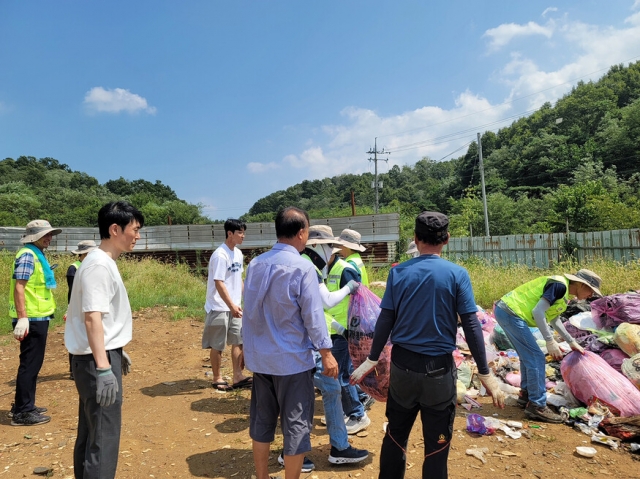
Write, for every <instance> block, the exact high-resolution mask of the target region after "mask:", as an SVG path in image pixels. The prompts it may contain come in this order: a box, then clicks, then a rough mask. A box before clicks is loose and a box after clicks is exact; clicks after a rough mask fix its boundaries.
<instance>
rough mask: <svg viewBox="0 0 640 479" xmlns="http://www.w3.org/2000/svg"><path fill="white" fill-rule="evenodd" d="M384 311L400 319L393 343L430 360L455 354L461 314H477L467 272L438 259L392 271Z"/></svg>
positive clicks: (414, 261) (412, 262)
mask: <svg viewBox="0 0 640 479" xmlns="http://www.w3.org/2000/svg"><path fill="white" fill-rule="evenodd" d="M380 307H381V308H383V309H390V310H392V311H394V312H395V315H396V322H395V324H394V326H393V329H392V331H391V336H390V338H391V342H392V343H393V344H398V345H400V346H402V347H403V348H405V349H409V350H410V351H413V352H416V353H420V354H426V355H428V356H438V355H441V354H448V353H451V352H452V351H453V350H454V349H455V348H456V333H457V323H458V314H465V313H473V312H476V303H475V299H474V297H473V289H472V288H471V279H470V278H469V274H468V273H467V270H466V269H464V268H463V267H462V266H458V265H457V264H454V263H451V262H450V261H447V260H445V259H442V258H440V257H439V256H436V255H422V256H419V257H417V258H413V259H410V260H409V261H405V262H404V263H401V264H399V265H398V266H396V267H395V268H391V270H390V271H389V277H388V279H387V289H386V290H385V293H384V297H383V298H382V303H381V304H380Z"/></svg>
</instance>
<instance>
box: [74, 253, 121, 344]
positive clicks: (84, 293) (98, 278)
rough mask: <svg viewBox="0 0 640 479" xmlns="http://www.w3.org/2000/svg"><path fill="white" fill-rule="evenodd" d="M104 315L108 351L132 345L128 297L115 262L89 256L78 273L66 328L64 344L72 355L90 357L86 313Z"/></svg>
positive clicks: (93, 254)
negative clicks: (87, 355)
mask: <svg viewBox="0 0 640 479" xmlns="http://www.w3.org/2000/svg"><path fill="white" fill-rule="evenodd" d="M91 311H99V312H101V313H102V327H103V329H104V347H105V350H106V351H110V350H112V349H117V348H122V347H124V346H126V345H127V344H128V343H129V341H131V336H132V332H133V323H132V317H131V305H130V304H129V296H127V290H126V289H125V287H124V283H123V282H122V277H121V276H120V272H119V271H118V267H117V265H116V262H115V261H114V260H112V259H111V258H110V257H109V256H108V255H107V254H106V253H105V252H104V251H102V250H101V249H96V250H94V251H92V252H91V253H89V254H88V255H87V257H86V258H85V259H84V261H83V262H82V265H81V267H80V268H78V271H77V272H76V277H75V279H74V281H73V290H72V291H71V299H70V300H69V309H68V310H67V322H66V324H65V328H64V344H65V346H66V347H67V349H68V350H69V352H70V353H71V354H91V352H92V351H91V348H90V347H89V340H88V339H87V329H86V326H85V323H84V313H87V312H91Z"/></svg>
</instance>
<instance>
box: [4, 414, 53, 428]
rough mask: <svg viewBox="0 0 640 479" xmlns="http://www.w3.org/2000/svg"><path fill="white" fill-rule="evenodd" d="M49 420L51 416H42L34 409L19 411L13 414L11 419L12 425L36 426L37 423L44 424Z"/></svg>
mask: <svg viewBox="0 0 640 479" xmlns="http://www.w3.org/2000/svg"><path fill="white" fill-rule="evenodd" d="M49 421H51V417H49V416H42V415H40V414H38V413H37V412H34V411H29V412H20V413H18V414H14V415H13V418H12V419H11V425H12V426H37V425H38V424H46V423H48V422H49Z"/></svg>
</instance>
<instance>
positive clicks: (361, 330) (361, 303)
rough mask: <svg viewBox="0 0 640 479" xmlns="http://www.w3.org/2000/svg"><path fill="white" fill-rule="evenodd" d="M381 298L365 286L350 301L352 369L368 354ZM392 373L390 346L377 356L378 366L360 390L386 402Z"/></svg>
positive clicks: (366, 378) (366, 377) (361, 384)
mask: <svg viewBox="0 0 640 479" xmlns="http://www.w3.org/2000/svg"><path fill="white" fill-rule="evenodd" d="M380 301H381V300H380V298H378V296H376V295H375V294H374V293H372V292H371V290H369V288H367V287H366V286H364V285H360V287H359V288H358V290H357V291H356V292H355V293H354V294H352V295H351V299H350V300H349V355H350V356H351V361H352V362H353V366H354V368H357V367H358V366H360V365H361V364H362V363H363V362H364V361H365V360H366V359H367V356H368V355H369V352H370V351H371V344H372V343H373V332H374V331H375V329H376V321H378V316H379V315H380ZM390 374H391V343H390V342H389V341H387V344H386V345H385V347H384V348H383V350H382V354H380V358H379V359H378V364H377V366H376V367H375V369H374V370H373V372H371V373H369V374H368V375H366V376H365V377H364V379H363V380H362V382H361V383H360V387H361V388H362V390H363V391H364V392H366V393H367V394H369V395H370V396H372V397H373V398H374V399H376V400H377V401H382V402H386V400H387V394H388V392H389V378H390Z"/></svg>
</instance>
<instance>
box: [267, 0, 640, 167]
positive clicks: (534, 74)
mask: <svg viewBox="0 0 640 479" xmlns="http://www.w3.org/2000/svg"><path fill="white" fill-rule="evenodd" d="M638 3H640V0H638ZM528 25H531V23H529V24H528ZM498 29H500V27H498V28H497V29H494V30H498ZM532 31H533V29H532ZM503 33H504V32H503ZM540 34H542V35H546V34H547V33H540ZM548 34H549V35H550V34H551V33H550V31H549V33H548ZM553 35H554V42H553V43H549V44H546V45H545V46H544V50H542V49H541V46H540V42H539V37H538V36H534V37H529V38H526V37H524V36H523V41H522V42H520V44H519V47H524V48H522V49H521V50H520V51H519V52H509V51H507V52H505V57H504V64H503V66H502V68H500V69H499V70H498V71H497V72H495V73H494V74H493V78H492V79H493V80H495V81H496V82H499V83H501V84H503V85H505V86H506V87H507V90H506V93H505V95H504V97H503V99H500V100H496V101H493V102H492V101H490V100H489V99H487V98H485V97H483V96H481V95H478V94H476V93H474V92H473V91H465V92H463V93H461V94H459V95H458V96H457V97H456V101H455V104H454V106H453V107H452V108H450V109H444V108H441V107H438V106H433V105H426V106H420V107H417V108H415V109H413V110H410V111H406V112H402V113H399V114H396V115H390V116H380V115H379V114H377V113H376V112H375V111H373V110H371V109H365V108H358V107H357V106H351V107H347V108H344V109H343V110H342V112H341V115H342V121H340V122H337V123H336V124H330V125H322V126H320V127H319V128H317V129H316V130H317V133H315V134H313V136H312V138H310V139H309V140H307V141H305V142H304V145H303V146H301V147H300V150H301V151H300V152H292V153H291V154H289V155H287V156H285V157H284V158H282V159H281V160H280V161H278V162H272V163H270V165H272V167H271V169H275V165H279V166H280V167H281V168H282V170H280V171H279V172H278V173H277V174H281V172H282V171H287V170H289V171H291V170H294V169H295V170H296V171H298V174H297V175H296V176H299V175H300V174H303V175H304V177H305V178H307V179H317V178H324V177H330V176H334V175H339V174H343V173H354V174H355V173H362V172H365V171H371V172H372V171H373V164H371V163H370V162H368V161H367V159H368V158H369V157H370V155H368V154H367V153H366V151H367V150H368V149H369V148H373V142H374V137H376V136H378V140H377V141H378V149H379V150H380V149H382V148H383V147H384V148H386V149H387V150H390V151H391V154H390V155H388V156H387V155H382V158H388V159H389V162H388V164H385V163H381V164H380V163H379V165H378V170H379V172H381V173H385V172H386V171H388V169H390V168H391V167H392V166H393V165H396V164H397V165H403V164H414V163H415V162H416V161H418V160H419V159H421V158H423V157H425V156H428V157H429V158H431V159H433V160H440V159H443V158H451V157H458V156H461V155H463V154H464V153H465V151H466V144H467V143H469V142H470V141H475V139H476V133H477V132H484V131H487V130H493V131H496V130H497V129H498V128H501V127H505V126H507V125H509V124H510V123H511V122H512V121H513V119H514V118H515V117H517V116H518V115H522V114H524V113H525V112H526V111H527V110H532V109H535V108H539V107H540V106H541V105H542V104H543V103H544V102H545V101H550V102H554V101H556V100H557V99H558V98H560V97H561V96H562V95H564V94H566V93H567V92H568V91H570V89H571V88H572V87H573V86H574V85H575V84H576V82H577V81H578V80H580V79H581V80H584V81H588V80H596V79H598V78H600V77H601V76H602V75H604V74H605V73H606V71H607V69H608V68H609V67H610V66H611V64H612V63H620V62H624V61H625V60H631V59H634V58H636V57H637V56H638V52H640V26H638V24H637V23H636V22H635V14H634V15H632V16H630V17H629V18H628V19H627V23H626V24H625V26H624V27H618V28H614V27H611V26H595V25H589V24H585V23H581V22H576V21H570V20H568V19H567V17H561V18H560V20H558V21H557V23H554V24H553ZM487 36H489V35H487ZM491 38H492V40H495V39H496V38H498V37H497V36H493V37H491ZM501 38H503V39H507V35H506V33H505V34H504V35H503V36H502V37H501ZM511 38H513V35H512V36H511ZM523 44H524V45H523ZM505 45H506V44H505ZM541 51H542V54H541ZM527 52H533V54H534V55H537V57H536V58H539V59H540V60H538V61H536V60H535V59H533V58H532V57H531V56H530V55H528V53H527ZM560 59H563V60H564V63H559V61H560ZM636 59H637V58H636ZM541 62H547V63H546V64H545V65H543V64H541ZM556 62H558V63H559V64H556ZM551 65H553V67H552V66H551ZM382 135H384V136H382ZM263 171H264V170H261V171H259V172H263Z"/></svg>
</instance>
